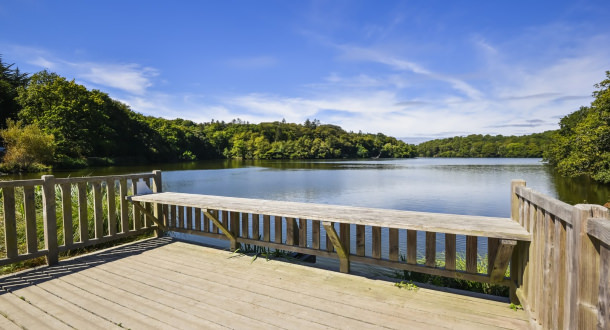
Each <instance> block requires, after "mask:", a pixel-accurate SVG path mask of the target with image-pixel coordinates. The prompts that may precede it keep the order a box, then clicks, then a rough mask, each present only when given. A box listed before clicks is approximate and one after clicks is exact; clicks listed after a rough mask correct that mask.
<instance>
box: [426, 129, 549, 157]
mask: <svg viewBox="0 0 610 330" xmlns="http://www.w3.org/2000/svg"><path fill="white" fill-rule="evenodd" d="M553 135H554V131H547V132H544V133H535V134H530V135H523V136H503V135H496V136H492V135H480V134H473V135H468V136H456V137H451V138H444V139H436V140H431V141H427V142H423V143H421V144H419V145H418V146H417V153H418V155H419V156H420V157H467V158H468V157H470V158H497V157H503V158H542V157H543V155H544V152H545V150H546V149H548V147H549V145H550V144H551V142H552V140H553Z"/></svg>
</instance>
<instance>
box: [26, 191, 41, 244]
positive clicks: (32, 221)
mask: <svg viewBox="0 0 610 330" xmlns="http://www.w3.org/2000/svg"><path fill="white" fill-rule="evenodd" d="M23 208H24V213H25V217H24V218H25V236H26V243H27V244H26V246H27V253H34V252H36V251H38V235H37V234H36V197H35V195H34V187H32V186H27V187H23Z"/></svg>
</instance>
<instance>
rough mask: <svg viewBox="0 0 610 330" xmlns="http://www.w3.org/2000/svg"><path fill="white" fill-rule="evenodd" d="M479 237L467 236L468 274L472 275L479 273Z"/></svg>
mask: <svg viewBox="0 0 610 330" xmlns="http://www.w3.org/2000/svg"><path fill="white" fill-rule="evenodd" d="M478 257H479V255H478V253H477V237H476V236H466V272H468V273H471V274H476V273H477V261H478Z"/></svg>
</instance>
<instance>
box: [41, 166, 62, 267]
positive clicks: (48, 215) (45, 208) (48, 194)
mask: <svg viewBox="0 0 610 330" xmlns="http://www.w3.org/2000/svg"><path fill="white" fill-rule="evenodd" d="M42 180H43V183H42V216H43V222H44V245H45V249H46V250H47V265H49V266H51V265H55V264H57V262H58V261H59V250H58V248H57V215H56V205H55V177H54V176H53V175H43V176H42Z"/></svg>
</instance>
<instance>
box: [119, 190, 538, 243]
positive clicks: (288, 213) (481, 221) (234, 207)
mask: <svg viewBox="0 0 610 330" xmlns="http://www.w3.org/2000/svg"><path fill="white" fill-rule="evenodd" d="M130 198H131V199H132V200H133V201H141V202H153V203H162V204H180V205H185V206H192V207H199V208H205V209H208V208H210V209H219V210H227V211H234V212H246V213H256V214H281V215H282V216H284V217H286V218H301V219H310V220H323V221H330V222H339V223H353V224H357V225H369V226H381V227H390V228H398V229H411V230H421V231H428V232H441V233H448V234H459V235H471V236H485V237H493V238H502V239H513V240H520V241H529V240H531V236H530V234H529V233H528V232H527V230H525V229H524V228H523V227H521V225H519V224H518V223H516V222H515V221H512V220H511V219H510V218H494V217H481V216H471V215H456V214H440V213H425V212H414V211H400V210H388V209H373V208H364V207H353V206H340V205H326V204H312V203H297V202H284V201H271V200H261V199H250V198H236V197H224V196H210V195H199V194H185V193H174V192H164V193H157V194H149V195H140V196H132V197H130Z"/></svg>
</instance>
